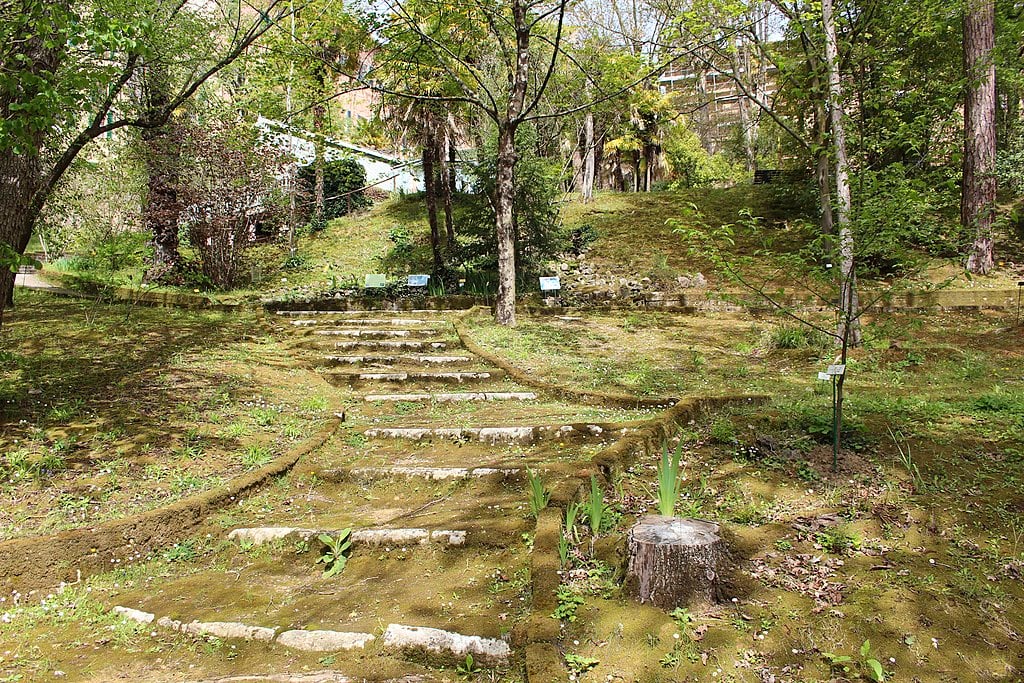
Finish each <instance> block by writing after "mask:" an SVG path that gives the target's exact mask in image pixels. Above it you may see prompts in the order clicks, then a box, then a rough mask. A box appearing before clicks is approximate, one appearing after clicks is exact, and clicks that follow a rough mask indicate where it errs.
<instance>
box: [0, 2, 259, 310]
mask: <svg viewBox="0 0 1024 683" xmlns="http://www.w3.org/2000/svg"><path fill="white" fill-rule="evenodd" d="M277 2H278V0H268V1H267V4H266V5H265V6H264V7H263V10H262V12H252V11H251V10H250V9H248V6H247V5H243V3H242V2H241V1H240V0H238V1H237V2H235V3H233V4H232V3H227V4H225V5H224V6H223V7H221V8H220V11H218V12H216V13H212V12H197V11H194V10H193V9H192V6H191V5H190V4H189V3H186V2H182V1H181V0H138V1H134V2H127V1H126V2H119V1H117V0H112V1H109V2H103V3H95V4H94V5H93V4H89V3H86V2H83V3H75V4H72V3H71V2H70V1H69V0H57V1H56V2H54V1H51V0H45V1H44V0H18V2H16V3H11V4H5V5H4V6H3V9H2V10H0V11H2V13H3V14H2V19H3V20H2V21H0V243H3V244H7V245H10V247H11V248H13V249H14V251H16V252H17V253H19V254H22V253H24V251H25V248H26V247H27V246H28V242H29V239H30V237H31V235H32V227H33V225H34V224H35V222H36V219H37V218H38V217H39V214H40V212H41V211H42V209H43V206H44V205H45V203H46V199H47V197H49V195H50V194H51V193H52V192H53V190H54V188H55V187H56V186H57V183H58V182H59V181H60V179H61V178H62V177H63V176H64V174H65V173H66V172H67V170H68V168H70V167H71V164H72V162H74V160H75V159H76V158H77V157H78V155H79V154H80V153H81V152H82V151H83V150H84V149H85V148H86V146H87V145H88V144H89V143H90V142H92V141H93V140H95V139H97V138H99V137H101V136H103V135H105V134H106V133H110V132H113V131H115V130H118V129H121V128H126V127H134V128H143V129H145V128H155V127H159V126H161V125H163V124H164V123H166V122H167V120H168V119H169V118H170V117H171V115H172V113H173V112H174V111H175V110H176V109H177V108H178V107H180V106H181V105H182V104H183V103H184V102H185V101H187V100H188V99H189V98H191V97H192V96H193V95H194V94H195V92H196V91H197V90H198V89H199V88H200V86H202V85H203V84H204V83H205V82H206V81H208V80H209V79H210V78H212V77H214V76H215V75H216V74H217V73H219V72H220V71H221V70H222V69H224V68H225V67H226V66H228V65H229V64H231V63H232V62H233V61H234V60H235V59H236V58H237V57H238V56H239V55H241V54H242V53H243V52H244V51H245V50H246V49H247V48H248V47H249V45H251V44H252V43H253V41H255V40H256V39H257V38H259V37H260V35H262V34H263V33H264V32H265V31H266V30H267V29H268V28H269V27H270V22H269V20H268V17H269V16H270V14H271V13H274V12H275V11H276V5H277ZM157 62H162V63H164V64H167V65H168V66H169V67H171V68H169V73H170V75H171V77H172V79H173V81H172V83H171V86H170V88H169V89H168V92H169V96H168V97H167V99H166V102H165V103H164V104H163V105H162V106H159V107H157V108H155V109H154V108H150V107H147V106H145V105H144V103H143V102H141V101H140V98H139V97H138V93H139V92H141V90H142V88H141V83H140V79H141V76H142V71H143V70H142V65H143V64H147V63H148V64H154V63H157ZM13 286H14V275H13V273H10V272H4V273H0V321H2V319H3V311H4V308H5V307H6V305H7V303H8V302H9V301H10V299H11V293H12V290H13Z"/></svg>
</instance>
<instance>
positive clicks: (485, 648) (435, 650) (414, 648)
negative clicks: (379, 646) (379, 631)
mask: <svg viewBox="0 0 1024 683" xmlns="http://www.w3.org/2000/svg"><path fill="white" fill-rule="evenodd" d="M383 643H384V647H385V648H387V649H391V650H397V651H399V652H403V653H408V654H413V655H417V654H419V655H424V654H426V655H434V656H441V657H442V658H444V659H448V660H450V661H453V662H463V661H465V659H466V655H467V654H471V655H473V661H474V662H475V663H479V664H485V665H495V664H503V663H505V662H506V661H508V658H509V656H510V655H511V654H512V652H511V650H510V649H509V646H508V643H506V642H505V641H503V640H497V639H495V638H481V637H480V636H465V635H462V634H460V633H453V632H451V631H442V630H441V629H436V628H426V627H422V626H403V625H402V624H390V625H389V626H388V628H387V630H386V631H384V640H383Z"/></svg>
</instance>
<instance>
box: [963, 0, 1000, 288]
mask: <svg viewBox="0 0 1024 683" xmlns="http://www.w3.org/2000/svg"><path fill="white" fill-rule="evenodd" d="M966 3H967V5H966V8H965V11H964V70H965V72H966V74H967V93H966V98H965V101H964V168H963V185H962V195H961V202H960V221H961V223H962V224H963V226H964V228H967V229H970V230H972V231H973V233H974V236H975V237H974V244H973V245H972V247H971V253H970V254H969V255H968V257H967V270H969V271H970V272H972V273H978V274H980V275H986V274H988V273H989V272H990V271H991V270H992V268H993V266H994V265H995V262H994V258H993V249H994V240H993V237H992V223H993V218H994V210H995V201H996V182H997V181H996V174H995V170H996V66H995V61H994V60H993V49H994V48H995V22H996V6H995V0H966Z"/></svg>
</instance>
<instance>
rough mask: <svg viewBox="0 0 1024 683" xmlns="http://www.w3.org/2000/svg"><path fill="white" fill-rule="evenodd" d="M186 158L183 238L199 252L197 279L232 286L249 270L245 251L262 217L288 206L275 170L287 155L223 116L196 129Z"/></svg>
mask: <svg viewBox="0 0 1024 683" xmlns="http://www.w3.org/2000/svg"><path fill="white" fill-rule="evenodd" d="M182 160H183V163H182V168H183V169H187V170H186V171H185V172H183V173H182V178H181V187H180V188H179V196H180V197H181V198H182V199H183V203H184V204H185V205H186V206H187V207H188V208H187V209H186V210H185V211H184V212H182V216H181V221H182V222H181V224H180V225H181V228H180V229H181V235H180V238H179V239H180V241H181V242H182V243H183V244H188V245H190V246H191V247H192V249H194V250H195V252H196V254H197V255H198V256H199V264H200V270H201V272H202V276H203V277H202V278H197V279H198V280H199V281H200V282H207V281H208V282H209V283H210V284H212V286H214V287H217V288H221V289H228V288H230V287H233V286H234V285H235V284H236V283H237V282H238V281H239V280H240V279H241V276H242V274H243V273H245V272H246V260H245V253H246V250H247V249H248V248H249V246H250V245H251V244H252V243H253V240H254V239H255V233H256V224H257V222H259V221H261V220H268V219H272V218H273V217H274V216H275V215H281V214H283V212H284V210H285V201H284V199H285V198H284V196H283V194H282V193H281V191H280V188H279V186H278V183H277V180H276V178H275V175H274V174H275V171H276V170H278V169H279V168H280V167H282V166H283V160H282V159H281V158H279V157H277V156H276V154H275V153H274V152H271V151H270V150H268V149H267V148H265V147H264V148H260V147H258V146H257V145H256V144H255V141H254V140H252V139H250V138H248V137H247V136H246V135H244V134H242V131H241V130H239V129H236V128H232V127H231V126H229V125H228V124H223V123H217V122H211V123H207V124H206V125H205V126H204V127H203V128H195V129H192V130H191V131H190V134H189V136H188V139H187V140H186V141H185V145H184V148H183V150H182Z"/></svg>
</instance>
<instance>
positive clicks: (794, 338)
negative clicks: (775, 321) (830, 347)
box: [771, 325, 828, 349]
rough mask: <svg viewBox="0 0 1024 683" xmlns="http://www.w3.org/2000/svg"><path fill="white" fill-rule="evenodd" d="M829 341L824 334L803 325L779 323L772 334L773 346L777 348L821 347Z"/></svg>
mask: <svg viewBox="0 0 1024 683" xmlns="http://www.w3.org/2000/svg"><path fill="white" fill-rule="evenodd" d="M827 342H828V339H827V338H826V337H825V335H824V334H822V333H821V332H819V331H818V330H815V329H811V328H809V327H804V326H802V325H779V326H778V327H776V328H775V329H773V330H772V335H771V344H772V347H773V348H776V349H820V348H823V347H824V346H825V344H826V343H827Z"/></svg>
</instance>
